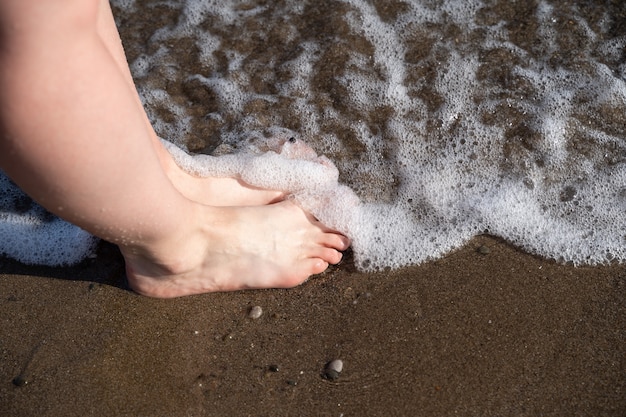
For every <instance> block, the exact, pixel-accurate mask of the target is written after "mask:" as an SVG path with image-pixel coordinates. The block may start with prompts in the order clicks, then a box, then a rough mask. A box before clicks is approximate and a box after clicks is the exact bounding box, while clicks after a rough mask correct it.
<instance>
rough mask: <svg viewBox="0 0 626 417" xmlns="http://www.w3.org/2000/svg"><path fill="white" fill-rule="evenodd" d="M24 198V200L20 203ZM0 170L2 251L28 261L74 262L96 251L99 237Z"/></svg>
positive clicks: (22, 260) (55, 264)
mask: <svg viewBox="0 0 626 417" xmlns="http://www.w3.org/2000/svg"><path fill="white" fill-rule="evenodd" d="M19 202H22V203H19ZM16 204H18V205H19V204H26V205H27V206H31V202H30V201H29V199H28V197H27V196H26V195H25V194H24V193H22V192H21V191H20V190H19V189H18V188H17V187H16V186H15V185H14V184H13V183H11V182H10V181H9V179H8V178H7V177H6V176H5V174H4V173H2V172H1V171H0V254H2V255H4V256H9V257H11V258H14V259H17V260H19V261H20V262H23V263H26V264H39V265H51V266H58V265H72V264H75V263H78V262H80V261H81V260H83V259H84V258H86V257H87V256H89V255H91V254H93V252H94V250H95V246H96V243H97V241H98V240H97V239H96V238H94V237H93V236H91V235H90V234H89V233H87V232H85V231H84V230H82V229H80V228H78V227H76V226H74V225H72V224H70V223H67V222H65V221H63V220H61V219H59V218H54V217H53V216H51V215H50V214H49V213H46V212H45V211H44V210H43V209H42V208H41V207H39V206H37V205H36V204H35V203H32V206H31V207H27V209H26V210H16Z"/></svg>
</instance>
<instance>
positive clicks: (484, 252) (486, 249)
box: [477, 245, 491, 255]
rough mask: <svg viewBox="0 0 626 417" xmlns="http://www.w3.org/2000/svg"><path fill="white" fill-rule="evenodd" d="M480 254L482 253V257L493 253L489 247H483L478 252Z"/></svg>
mask: <svg viewBox="0 0 626 417" xmlns="http://www.w3.org/2000/svg"><path fill="white" fill-rule="evenodd" d="M477 252H478V253H480V254H481V255H489V254H490V253H491V249H489V248H488V247H487V246H485V245H481V246H480V247H479V248H478V250H477Z"/></svg>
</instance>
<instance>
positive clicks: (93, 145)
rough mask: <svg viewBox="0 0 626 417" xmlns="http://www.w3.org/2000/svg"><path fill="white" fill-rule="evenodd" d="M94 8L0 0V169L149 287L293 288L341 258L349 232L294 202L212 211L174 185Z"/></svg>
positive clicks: (160, 292)
mask: <svg viewBox="0 0 626 417" xmlns="http://www.w3.org/2000/svg"><path fill="white" fill-rule="evenodd" d="M100 7H101V3H99V1H97V0H65V1H60V0H57V1H49V0H5V1H3V2H1V3H0V92H1V94H0V129H1V133H0V166H1V167H2V169H4V170H5V172H7V174H8V175H9V176H10V177H12V179H13V180H14V181H15V182H16V183H17V184H19V185H20V186H21V187H22V188H23V189H24V190H25V191H26V192H27V193H29V194H30V195H31V196H32V197H33V198H35V200H37V201H38V202H39V203H40V204H42V205H43V206H44V207H46V208H47V209H48V210H50V211H51V212H53V213H55V214H57V215H59V216H60V217H63V218H65V219H66V220H68V221H70V222H73V223H75V224H77V225H78V226H80V227H82V228H84V229H85V230H87V231H89V232H90V233H93V234H94V235H96V236H100V237H102V238H103V239H106V240H109V241H111V242H113V243H115V244H117V245H119V246H120V249H121V251H122V253H123V255H124V257H125V259H126V265H127V271H128V279H129V282H130V284H131V286H132V287H133V288H134V289H135V290H137V291H138V292H140V293H143V294H146V295H151V296H157V297H174V296H180V295H188V294H196V293H202V292H209V291H224V290H236V289H241V288H262V287H289V286H293V285H297V284H299V283H301V282H302V281H304V280H305V279H306V278H308V277H309V276H310V275H312V274H316V273H320V272H322V271H323V270H324V269H326V267H327V266H328V264H329V263H337V262H339V260H340V259H341V253H340V252H339V251H341V250H344V249H346V248H347V246H348V241H347V239H346V238H345V237H343V236H341V235H339V234H337V233H334V232H332V231H330V230H328V229H327V228H325V227H324V226H323V225H321V224H320V223H319V222H317V221H316V220H315V219H313V218H312V216H310V215H309V214H307V213H305V212H303V211H302V210H301V209H300V208H298V207H297V206H295V205H293V204H292V203H290V202H282V203H278V204H272V205H265V206H254V207H212V206H206V205H203V204H199V203H197V202H195V201H193V200H191V199H190V198H188V197H186V196H185V195H184V193H181V192H180V191H179V190H178V189H177V188H176V187H175V186H174V184H173V182H172V181H171V180H170V178H168V175H167V173H166V171H165V170H164V167H163V165H162V161H161V159H160V155H159V153H158V151H157V148H156V147H155V146H154V140H153V136H152V135H153V132H152V131H151V129H150V128H149V125H147V123H146V118H145V114H144V112H143V111H142V109H141V107H140V106H138V103H137V99H136V93H135V91H134V90H133V89H132V88H131V86H130V85H129V83H128V79H127V78H126V77H125V75H124V74H123V72H122V71H121V70H120V68H119V64H118V62H116V61H115V59H114V58H113V57H112V54H111V53H110V51H109V49H107V46H106V45H105V43H104V42H103V40H102V38H101V36H100V34H99V33H98V30H97V29H96V27H97V21H98V13H99V10H100ZM59 28H63V30H59ZM212 198H214V199H217V197H215V196H213V197H212Z"/></svg>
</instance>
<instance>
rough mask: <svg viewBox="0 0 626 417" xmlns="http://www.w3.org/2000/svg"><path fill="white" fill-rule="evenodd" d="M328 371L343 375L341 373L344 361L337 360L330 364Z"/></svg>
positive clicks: (327, 367)
mask: <svg viewBox="0 0 626 417" xmlns="http://www.w3.org/2000/svg"><path fill="white" fill-rule="evenodd" d="M326 369H331V370H333V371H337V372H338V373H341V371H343V361H342V360H341V359H335V360H334V361H331V362H328V365H326Z"/></svg>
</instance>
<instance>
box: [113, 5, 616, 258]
mask: <svg viewBox="0 0 626 417" xmlns="http://www.w3.org/2000/svg"><path fill="white" fill-rule="evenodd" d="M597 3H598V2H592V1H582V0H581V1H574V2H572V1H527V2H509V1H495V0H494V1H488V0H485V1H478V0H473V1H471V0H469V1H462V2H461V1H445V0H441V1H440V0H419V1H418V0H414V1H386V0H371V1H365V0H345V1H338V0H310V1H300V0H297V1H296V0H293V1H290V0H284V1H274V2H267V1H264V0H258V1H235V0H228V1H206V0H203V1H198V0H186V1H180V2H170V1H139V0H136V1H133V0H117V1H114V2H113V5H114V7H115V12H116V16H117V19H118V23H119V25H120V29H121V32H122V37H123V39H124V43H125V46H126V50H127V55H128V58H129V61H130V63H131V69H132V71H133V74H134V77H135V79H136V82H137V85H138V88H139V90H140V93H141V95H142V99H143V100H144V103H145V106H146V108H147V110H148V112H149V115H150V117H151V119H152V121H153V123H154V125H155V128H156V129H157V132H158V133H159V135H161V136H162V137H164V138H167V139H168V140H171V141H172V142H174V143H176V144H178V145H179V146H182V147H186V148H188V149H189V150H190V151H191V152H198V153H205V154H213V153H220V154H222V153H224V152H226V153H234V154H236V155H239V154H241V153H244V154H245V153H249V152H250V151H251V150H252V151H256V150H258V149H259V148H261V147H262V145H260V144H262V143H263V141H264V140H265V138H267V137H268V136H272V135H273V134H275V133H276V132H277V131H278V130H277V129H279V128H280V129H283V130H280V132H281V134H283V135H293V136H295V137H297V138H298V139H300V140H304V141H305V142H306V143H308V144H309V145H310V146H312V147H313V148H314V149H315V150H316V152H318V153H319V154H323V155H326V156H327V157H328V158H329V159H330V160H331V161H333V162H334V164H336V166H337V168H338V170H339V182H340V183H341V184H345V185H347V186H348V187H350V189H351V190H353V192H354V193H356V195H357V196H358V198H359V199H360V201H361V203H360V204H359V205H357V206H355V204H354V199H351V198H347V197H346V198H343V197H345V196H346V195H349V194H350V193H351V192H350V191H349V190H348V189H346V188H334V189H333V190H329V189H327V190H322V191H319V190H313V191H312V192H311V193H309V195H307V192H306V190H304V191H305V192H302V190H300V193H298V192H296V193H295V194H296V197H298V196H300V198H301V200H302V202H303V205H305V206H307V205H308V207H309V208H310V209H311V210H313V211H314V213H315V214H316V215H317V216H318V217H320V218H321V219H322V220H323V221H325V222H327V223H330V224H331V225H332V226H334V227H337V228H339V229H340V230H342V231H344V232H346V233H347V234H349V235H350V236H351V237H352V238H353V241H354V251H355V258H356V262H357V264H358V266H359V267H361V268H362V269H379V268H384V267H399V266H402V265H407V264H415V263H420V262H422V261H424V260H426V259H432V258H436V257H439V256H442V255H443V254H445V253H447V252H449V251H450V250H452V249H453V248H456V247H458V246H460V245H462V244H463V243H464V242H466V241H467V240H468V239H470V238H471V237H472V236H475V235H477V234H481V233H490V234H493V235H497V236H500V237H502V238H504V239H506V240H507V241H509V242H512V243H513V244H515V245H517V246H519V247H521V248H524V249H526V250H528V251H530V252H533V253H536V254H539V255H542V256H545V257H549V258H554V259H557V260H559V261H563V262H571V263H574V264H598V263H606V262H611V261H624V260H626V241H625V236H626V234H625V230H624V229H625V227H626V218H625V214H624V213H625V212H626V210H624V209H625V208H626V164H625V162H626V144H625V142H624V139H625V138H626V123H624V115H625V114H626V82H625V81H626V53H625V52H624V51H625V49H624V47H625V45H626V4H624V3H623V2H621V1H607V2H603V4H602V5H598V4H597ZM139 15H141V16H144V17H145V16H146V15H150V16H154V18H153V19H145V18H144V19H138V18H137V16H139ZM146 22H148V23H146ZM281 169H288V166H286V165H285V166H281V165H280V164H278V165H277V166H276V170H281ZM277 172H279V173H280V171H277ZM275 174H276V173H275ZM285 175H288V172H285ZM305 177H306V176H304V177H303V181H304V179H305ZM318 191H319V193H318ZM316 193H317V194H316ZM329 195H330V197H329ZM316 196H317V197H319V198H321V200H323V201H324V203H325V204H323V205H321V206H323V207H320V205H318V206H316V204H315V197H316ZM329 201H330V202H332V204H326V203H327V202H329Z"/></svg>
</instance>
